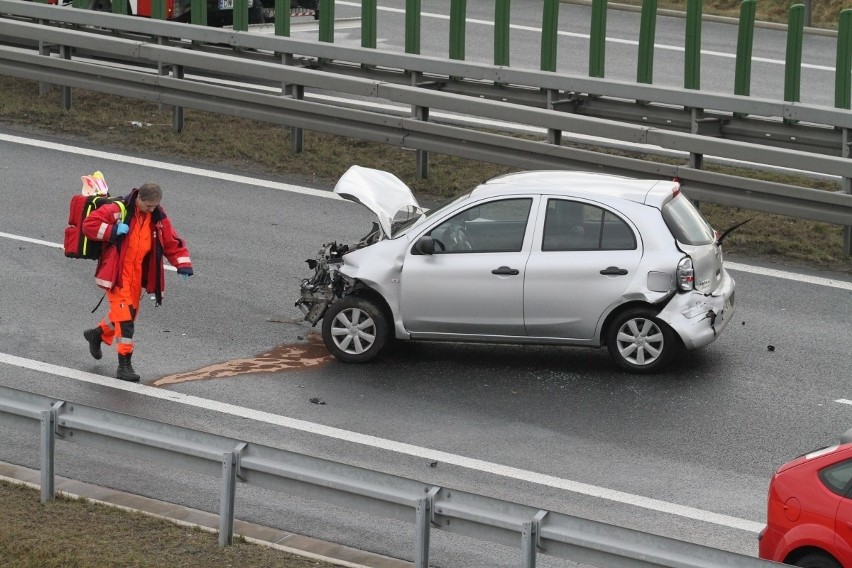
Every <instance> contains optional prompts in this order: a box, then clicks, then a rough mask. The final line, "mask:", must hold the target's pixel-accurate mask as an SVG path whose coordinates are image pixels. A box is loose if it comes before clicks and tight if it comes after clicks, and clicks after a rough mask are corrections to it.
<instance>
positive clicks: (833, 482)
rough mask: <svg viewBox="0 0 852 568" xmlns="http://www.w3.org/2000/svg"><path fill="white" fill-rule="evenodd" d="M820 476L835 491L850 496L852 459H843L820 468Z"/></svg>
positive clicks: (851, 489)
mask: <svg viewBox="0 0 852 568" xmlns="http://www.w3.org/2000/svg"><path fill="white" fill-rule="evenodd" d="M819 478H820V479H821V480H822V482H823V483H824V484H825V486H826V487H828V489H829V490H830V491H832V492H833V493H837V494H838V495H846V496H849V492H850V491H852V460H846V461H842V462H840V463H836V464H834V465H830V466H828V467H827V468H825V469H822V470H820V472H819Z"/></svg>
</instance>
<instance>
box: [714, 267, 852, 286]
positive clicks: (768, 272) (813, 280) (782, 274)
mask: <svg viewBox="0 0 852 568" xmlns="http://www.w3.org/2000/svg"><path fill="white" fill-rule="evenodd" d="M725 268H726V269H727V270H739V271H741V272H750V273H751V274H760V275H761V276H772V277H773V278H784V279H785V280H795V281H796V282H804V283H806V284H817V285H818V286H828V287H829V288H839V289H841V290H852V282H846V281H844V280H833V279H831V278H821V277H819V276H809V275H807V274H799V273H797V272H786V271H784V270H775V269H774V268H763V267H761V266H751V265H749V264H740V263H738V262H728V261H725Z"/></svg>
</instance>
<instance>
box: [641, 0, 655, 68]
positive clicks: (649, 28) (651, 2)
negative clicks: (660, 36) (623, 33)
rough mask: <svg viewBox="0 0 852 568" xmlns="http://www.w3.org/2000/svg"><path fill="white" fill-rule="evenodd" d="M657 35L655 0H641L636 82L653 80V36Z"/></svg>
mask: <svg viewBox="0 0 852 568" xmlns="http://www.w3.org/2000/svg"><path fill="white" fill-rule="evenodd" d="M656 35H657V0H643V1H642V17H641V20H640V22H639V60H638V61H637V64H636V82H637V83H652V82H653V80H654V38H655V37H656Z"/></svg>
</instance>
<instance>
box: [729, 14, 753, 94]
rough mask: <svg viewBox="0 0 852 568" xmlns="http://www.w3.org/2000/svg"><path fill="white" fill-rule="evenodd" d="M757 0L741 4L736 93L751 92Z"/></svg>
mask: <svg viewBox="0 0 852 568" xmlns="http://www.w3.org/2000/svg"><path fill="white" fill-rule="evenodd" d="M756 11H757V0H743V3H742V4H740V28H739V34H738V36H737V63H736V70H735V71H734V94H735V95H743V96H748V95H750V94H751V51H752V47H753V46H754V14H755V12H756Z"/></svg>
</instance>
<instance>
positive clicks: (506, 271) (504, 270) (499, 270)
mask: <svg viewBox="0 0 852 568" xmlns="http://www.w3.org/2000/svg"><path fill="white" fill-rule="evenodd" d="M520 273H521V271H520V270H518V269H517V268H509V267H508V266H501V267H500V268H495V269H494V270H492V271H491V274H498V275H501V276H502V275H504V274H505V275H509V276H517V275H518V274H520Z"/></svg>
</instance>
